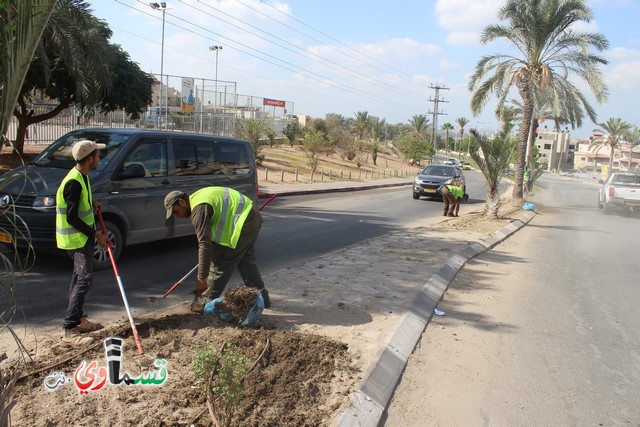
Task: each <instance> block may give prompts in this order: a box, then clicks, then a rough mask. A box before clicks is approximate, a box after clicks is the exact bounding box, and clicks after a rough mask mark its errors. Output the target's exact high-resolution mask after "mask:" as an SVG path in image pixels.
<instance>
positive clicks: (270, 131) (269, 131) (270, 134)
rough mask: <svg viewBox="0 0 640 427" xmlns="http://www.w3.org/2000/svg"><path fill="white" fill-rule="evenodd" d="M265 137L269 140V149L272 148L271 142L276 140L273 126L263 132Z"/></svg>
mask: <svg viewBox="0 0 640 427" xmlns="http://www.w3.org/2000/svg"><path fill="white" fill-rule="evenodd" d="M265 135H266V137H267V139H268V140H269V146H270V147H271V148H273V142H274V141H275V139H276V131H275V130H274V129H273V126H269V127H268V128H267V130H266V131H265Z"/></svg>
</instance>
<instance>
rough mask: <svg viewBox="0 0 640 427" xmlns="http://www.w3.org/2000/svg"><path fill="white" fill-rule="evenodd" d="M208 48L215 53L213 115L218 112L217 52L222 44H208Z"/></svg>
mask: <svg viewBox="0 0 640 427" xmlns="http://www.w3.org/2000/svg"><path fill="white" fill-rule="evenodd" d="M209 50H212V51H214V52H215V53H216V83H215V89H214V91H213V116H214V117H215V116H216V113H217V112H218V52H220V51H221V50H222V46H209ZM216 129H217V125H216Z"/></svg>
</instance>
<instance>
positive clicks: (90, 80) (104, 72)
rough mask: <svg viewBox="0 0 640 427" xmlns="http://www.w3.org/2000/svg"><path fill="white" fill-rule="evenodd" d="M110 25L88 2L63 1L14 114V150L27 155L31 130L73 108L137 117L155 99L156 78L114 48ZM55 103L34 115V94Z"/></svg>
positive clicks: (54, 16) (50, 23)
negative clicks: (31, 106)
mask: <svg viewBox="0 0 640 427" xmlns="http://www.w3.org/2000/svg"><path fill="white" fill-rule="evenodd" d="M111 35H112V32H111V30H110V29H109V26H108V25H107V23H106V22H104V21H101V20H99V19H97V18H96V17H94V16H93V15H91V10H90V9H89V4H88V3H87V2H85V1H83V0H59V1H58V2H57V3H56V7H55V8H54V11H53V13H52V15H51V19H50V20H49V22H48V24H47V26H46V28H45V30H44V35H43V37H42V39H41V41H40V44H39V45H38V48H37V50H36V54H35V57H34V60H33V62H32V63H31V65H30V66H29V70H28V72H27V75H26V78H25V80H24V84H23V85H22V88H21V90H20V94H19V97H18V100H17V104H18V107H16V108H15V109H14V111H13V114H14V116H15V117H16V119H17V120H18V130H17V134H16V141H15V146H14V150H15V151H17V152H18V153H20V154H21V153H22V150H23V147H24V138H25V135H26V132H27V128H28V127H29V126H30V125H32V124H34V123H39V122H42V121H44V120H48V119H50V118H52V117H55V116H56V115H58V114H60V113H61V112H62V111H63V110H65V109H66V108H68V107H69V106H71V105H76V106H78V107H79V108H81V109H82V110H84V111H86V112H89V111H91V112H92V110H93V108H94V107H97V108H100V110H101V111H102V112H104V113H106V112H109V111H114V110H117V109H123V110H125V111H126V112H127V113H128V114H130V115H131V117H132V118H134V119H135V118H137V117H139V116H140V114H141V113H142V112H143V111H144V110H145V109H146V107H147V106H148V105H149V104H151V102H152V100H153V83H154V78H153V76H151V75H150V74H148V73H145V72H143V71H142V70H140V67H139V66H138V64H136V63H134V62H132V61H131V60H130V58H129V55H128V54H127V53H126V52H125V51H123V50H122V49H121V48H120V46H118V45H115V44H110V43H109V38H110V37H111ZM36 94H38V95H41V96H44V97H46V98H48V99H51V100H55V101H57V102H58V105H57V106H56V107H55V108H54V109H53V110H51V111H49V112H47V113H44V114H39V115H34V111H33V110H29V109H28V107H27V103H28V102H29V101H30V100H31V99H32V97H33V96H34V95H36Z"/></svg>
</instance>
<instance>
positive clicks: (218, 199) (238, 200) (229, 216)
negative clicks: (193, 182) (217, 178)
mask: <svg viewBox="0 0 640 427" xmlns="http://www.w3.org/2000/svg"><path fill="white" fill-rule="evenodd" d="M202 203H207V204H209V205H211V206H212V207H213V216H212V217H211V240H212V241H214V242H215V243H217V244H219V245H222V246H228V247H230V248H234V249H235V247H236V245H237V244H238V239H239V238H240V233H241V232H242V226H243V225H244V221H245V220H246V219H247V216H248V215H249V212H251V207H252V206H253V202H252V201H251V199H250V198H248V197H247V196H245V195H243V194H242V193H240V192H239V191H236V190H234V189H232V188H227V187H206V188H202V189H200V190H198V191H196V192H195V193H193V194H192V195H191V196H189V204H190V205H191V209H192V210H193V208H194V207H196V206H197V205H200V204H202Z"/></svg>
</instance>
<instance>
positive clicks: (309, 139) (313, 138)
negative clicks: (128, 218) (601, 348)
mask: <svg viewBox="0 0 640 427" xmlns="http://www.w3.org/2000/svg"><path fill="white" fill-rule="evenodd" d="M301 147H302V150H303V151H304V155H305V157H306V159H307V166H309V169H311V174H312V175H313V174H314V173H315V171H316V169H317V168H318V165H319V164H320V160H321V158H322V156H326V155H329V154H331V153H332V152H333V147H332V146H331V144H330V143H329V141H328V140H327V136H326V134H325V133H324V132H322V131H319V130H317V129H314V128H311V129H307V131H306V132H305V135H304V139H303V140H302V144H301Z"/></svg>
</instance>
